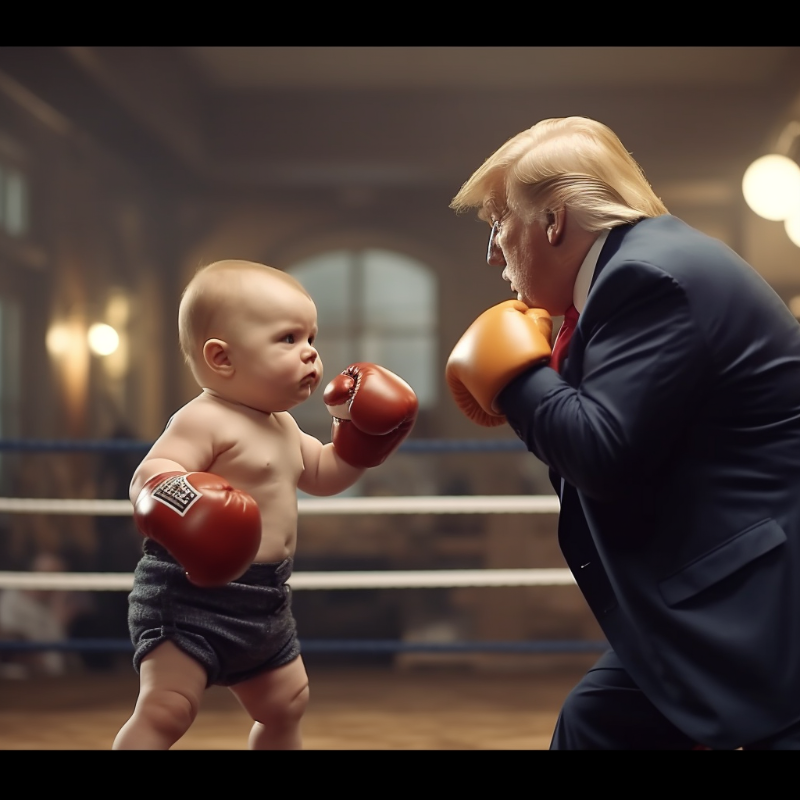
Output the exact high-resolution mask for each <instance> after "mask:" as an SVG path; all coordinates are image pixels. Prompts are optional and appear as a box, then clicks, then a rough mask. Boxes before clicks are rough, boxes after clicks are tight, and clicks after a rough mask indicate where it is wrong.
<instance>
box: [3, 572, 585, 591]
mask: <svg viewBox="0 0 800 800" xmlns="http://www.w3.org/2000/svg"><path fill="white" fill-rule="evenodd" d="M574 583H575V579H574V578H573V577H572V573H571V572H570V571H569V570H568V569H491V570H484V569H447V570H423V571H418V572H412V571H401V572H392V571H381V572H366V571H358V572H296V573H295V574H294V575H292V577H291V579H290V581H289V584H290V586H291V587H292V589H411V588H428V589H432V588H438V589H444V588H452V587H464V586H467V587H479V586H564V585H569V584H574ZM132 587H133V575H132V574H129V573H120V572H0V589H39V590H68V591H96V592H108V591H111V592H118V591H126V592H129V591H130V590H131V588H132Z"/></svg>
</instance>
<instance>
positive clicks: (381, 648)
mask: <svg viewBox="0 0 800 800" xmlns="http://www.w3.org/2000/svg"><path fill="white" fill-rule="evenodd" d="M300 648H301V650H302V652H303V653H595V652H600V651H603V650H606V649H607V648H608V644H607V643H606V642H602V641H599V642H595V641H580V640H577V641H570V640H563V641H562V640H559V639H556V640H551V641H538V642H533V641H526V642H401V641H394V640H391V639H364V640H359V639H307V640H301V642H300ZM53 650H57V651H62V652H64V651H68V652H90V651H95V652H97V651H102V652H117V653H128V652H132V651H133V645H132V644H131V643H130V641H129V640H128V639H67V640H66V641H63V642H29V641H25V642H20V641H2V640H0V652H3V651H5V652H32V651H53Z"/></svg>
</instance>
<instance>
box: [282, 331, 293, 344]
mask: <svg viewBox="0 0 800 800" xmlns="http://www.w3.org/2000/svg"><path fill="white" fill-rule="evenodd" d="M281 341H282V342H286V343H287V344H294V334H293V333H287V334H285V335H284V337H283V338H282V339H281Z"/></svg>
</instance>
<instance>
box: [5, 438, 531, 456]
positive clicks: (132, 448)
mask: <svg viewBox="0 0 800 800" xmlns="http://www.w3.org/2000/svg"><path fill="white" fill-rule="evenodd" d="M152 444H153V443H152V442H140V441H138V440H135V439H96V440H91V439H87V440H80V439H73V440H70V439H0V451H7V452H8V451H14V452H27V453H32V452H36V453H50V452H73V453H85V452H127V453H132V452H136V453H146V452H147V451H148V450H149V449H150V448H151V447H152ZM524 450H525V445H524V444H523V443H522V442H521V441H520V440H519V439H512V440H509V441H505V440H486V441H484V440H480V439H476V440H469V439H467V440H462V441H458V440H450V439H410V440H406V441H405V442H403V444H401V445H400V447H399V449H398V452H401V453H463V452H503V451H524Z"/></svg>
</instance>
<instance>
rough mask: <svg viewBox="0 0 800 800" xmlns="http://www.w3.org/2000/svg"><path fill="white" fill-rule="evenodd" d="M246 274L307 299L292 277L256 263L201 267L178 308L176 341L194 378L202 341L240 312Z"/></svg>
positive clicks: (229, 261) (230, 262)
mask: <svg viewBox="0 0 800 800" xmlns="http://www.w3.org/2000/svg"><path fill="white" fill-rule="evenodd" d="M247 273H256V274H259V275H262V276H268V277H270V278H273V279H276V280H279V281H282V282H283V283H285V284H288V285H289V286H291V287H293V288H294V289H297V290H298V291H299V292H301V293H302V294H304V295H305V296H306V297H308V298H310V297H311V296H310V295H309V293H308V292H307V291H306V289H305V287H304V286H303V285H302V284H301V283H300V282H299V281H298V280H296V279H295V278H293V277H292V276H291V275H289V274H288V273H286V272H282V271H281V270H279V269H276V268H275V267H268V266H267V265H266V264H259V263H258V262H255V261H243V260H240V259H227V260H224V261H215V262H213V263H211V264H208V265H206V266H205V267H201V268H200V269H199V270H198V271H197V272H196V273H195V274H194V277H193V278H192V279H191V280H190V281H189V283H188V284H187V285H186V288H185V289H184V290H183V294H182V295H181V302H180V306H179V307H178V340H179V342H180V346H181V352H182V353H183V357H184V359H185V360H186V363H187V364H188V365H189V367H190V368H191V370H192V372H193V374H194V375H195V377H197V371H196V370H197V365H198V362H199V354H200V352H201V351H202V349H203V345H204V344H205V342H206V341H207V340H208V339H210V338H212V337H213V336H215V330H216V329H217V326H220V325H222V324H223V322H221V320H224V319H225V317H226V314H227V313H229V312H232V313H236V312H237V311H238V312H239V313H241V312H242V304H243V300H245V299H246V298H247V288H246V287H245V286H244V284H243V280H242V278H243V277H244V275H246V274H247Z"/></svg>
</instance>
